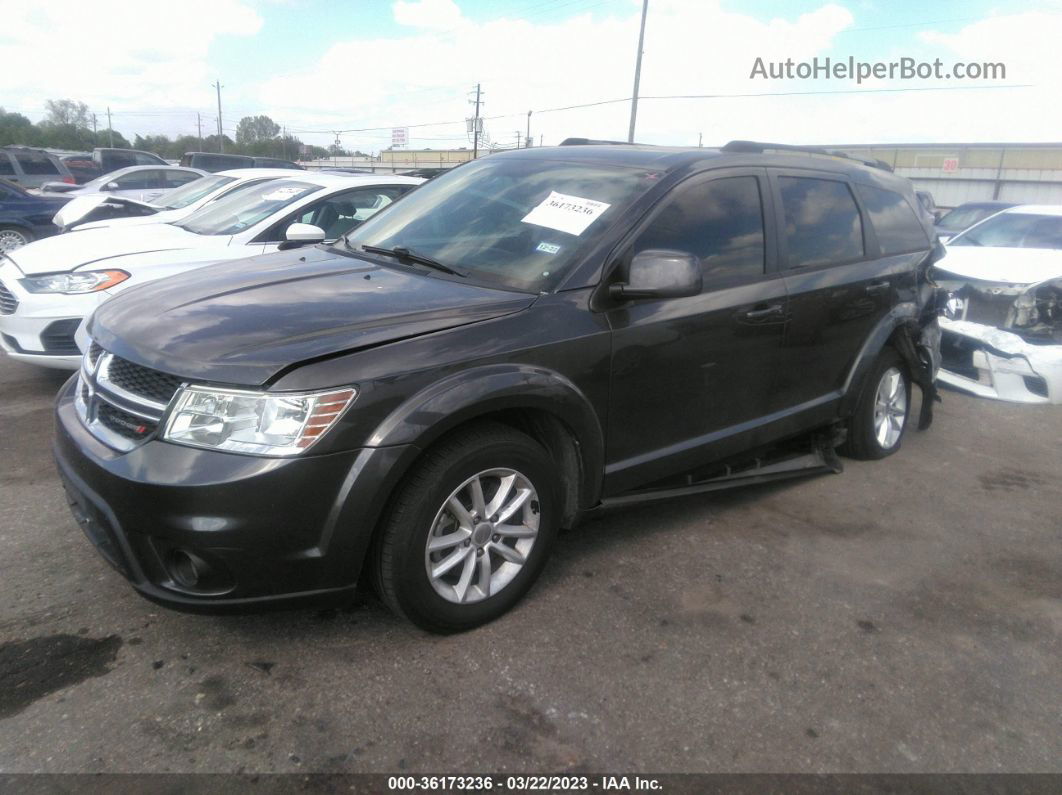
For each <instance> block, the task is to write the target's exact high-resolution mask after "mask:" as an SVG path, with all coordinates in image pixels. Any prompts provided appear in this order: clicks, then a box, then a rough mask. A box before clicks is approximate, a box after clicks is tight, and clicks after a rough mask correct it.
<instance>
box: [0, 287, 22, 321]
mask: <svg viewBox="0 0 1062 795" xmlns="http://www.w3.org/2000/svg"><path fill="white" fill-rule="evenodd" d="M16 309H18V299H17V298H15V294H14V293H12V292H11V291H10V290H8V289H7V286H6V285H5V284H4V283H3V282H0V315H13V314H15V310H16Z"/></svg>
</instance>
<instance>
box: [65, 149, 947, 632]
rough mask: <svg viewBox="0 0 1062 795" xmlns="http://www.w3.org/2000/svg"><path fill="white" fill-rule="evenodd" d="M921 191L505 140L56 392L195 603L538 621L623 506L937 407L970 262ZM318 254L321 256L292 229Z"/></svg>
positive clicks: (855, 178)
mask: <svg viewBox="0 0 1062 795" xmlns="http://www.w3.org/2000/svg"><path fill="white" fill-rule="evenodd" d="M917 201H918V200H917V198H916V197H915V195H914V192H913V190H912V187H911V184H910V183H909V182H908V181H906V180H904V179H902V178H899V177H897V176H894V175H893V174H891V173H889V172H888V170H887V169H885V168H883V167H880V166H879V165H875V164H866V163H863V162H857V161H855V160H852V159H847V158H843V157H841V156H833V155H830V154H828V153H825V152H822V151H820V150H791V149H789V148H786V147H781V146H776V145H766V144H754V143H751V142H734V143H732V144H728V145H727V146H725V147H723V148H722V149H714V150H713V149H693V150H685V149H669V148H658V147H649V146H637V145H609V144H606V143H592V142H586V141H573V142H571V143H569V145H563V146H560V147H555V148H541V149H525V150H520V151H514V152H511V153H504V154H497V155H492V156H490V157H488V158H485V159H483V160H479V161H474V162H471V163H468V164H465V165H462V166H459V167H457V168H455V169H454V170H453V171H451V172H449V173H447V174H444V175H442V176H440V177H438V178H437V179H435V180H433V181H431V182H429V183H427V184H425V185H424V186H423V187H421V188H419V189H418V190H416V191H413V192H411V193H410V194H408V195H407V196H405V197H403V198H402V199H401V200H399V201H397V202H395V203H394V204H393V205H392V206H390V207H388V208H387V209H385V210H383V211H381V212H380V213H378V214H377V215H375V216H373V217H372V218H371V219H369V220H367V221H365V222H364V223H362V224H360V225H359V226H357V227H355V228H354V229H353V230H352V231H351V232H349V233H348V234H347V235H346V237H344V238H341V239H340V240H338V241H337V242H336V243H335V244H331V245H306V246H302V247H295V248H289V249H288V250H285V251H281V252H277V253H275V254H270V255H265V256H259V257H255V258H250V259H247V260H243V261H240V262H237V263H235V264H234V263H233V262H231V261H230V262H227V263H225V264H223V265H218V266H210V267H207V268H202V269H199V270H196V271H193V272H189V273H186V274H182V275H179V276H175V277H173V278H169V279H164V280H161V281H158V282H155V283H152V284H148V285H144V286H142V287H139V288H133V289H130V290H128V291H126V292H125V293H123V294H122V295H119V296H117V297H116V298H114V299H112V300H110V301H108V302H106V303H105V304H103V305H102V306H101V307H100V308H99V309H97V311H96V312H95V314H94V316H93V317H92V319H91V321H90V322H89V325H88V333H89V336H90V341H89V343H88V344H87V345H86V350H85V355H84V361H83V364H82V367H81V370H80V372H79V373H78V375H76V376H74V377H73V378H72V379H71V380H70V381H69V382H68V383H67V384H66V385H65V386H64V387H63V389H62V391H61V393H60V395H59V397H58V402H57V409H56V410H57V413H58V431H57V438H56V443H55V451H56V456H57V459H58V463H59V469H60V472H61V473H62V477H63V480H64V483H65V485H66V488H67V490H68V494H69V497H70V502H71V506H72V508H73V511H74V514H75V516H76V518H77V520H78V522H79V523H80V524H81V525H82V527H83V529H84V530H85V532H86V533H87V535H88V536H89V537H90V539H91V540H92V542H93V543H94V544H95V545H96V547H97V548H98V550H99V552H100V553H101V554H102V555H103V556H104V557H105V558H106V559H107V560H108V561H109V562H110V563H111V564H112V565H113V566H114V567H115V568H117V569H118V570H119V571H120V572H121V573H122V574H123V575H124V576H125V577H126V578H128V579H129V581H130V582H131V583H132V585H133V586H134V587H135V588H136V589H137V590H138V591H139V592H140V593H141V594H143V595H144V596H146V597H147V598H149V599H152V600H155V601H157V602H160V603H162V604H165V605H169V606H171V607H176V608H182V609H186V610H217V609H230V608H246V607H255V606H261V605H265V604H292V603H301V602H304V601H314V600H322V599H338V598H342V597H344V596H349V595H350V594H351V593H352V592H353V590H354V588H355V586H356V584H357V583H358V581H359V580H366V581H371V582H373V583H374V584H375V587H376V589H377V590H378V592H379V594H380V595H381V597H382V599H383V600H384V601H385V602H386V603H387V604H388V605H389V606H390V607H391V608H393V609H394V610H395V611H397V612H398V613H400V614H401V615H404V616H406V617H407V618H408V619H410V620H412V621H413V622H415V623H417V624H418V625H420V626H422V627H425V628H427V629H431V630H435V631H443V632H445V631H456V630H461V629H466V628H470V627H473V626H476V625H478V624H482V623H484V622H486V621H489V620H491V619H493V618H495V617H497V616H499V615H500V614H501V613H503V612H504V611H506V610H507V609H509V608H510V607H512V606H513V605H514V604H515V603H516V602H517V601H518V600H519V599H520V598H521V597H522V596H524V594H525V593H526V592H527V591H528V589H529V588H530V587H531V585H532V584H533V582H534V581H535V579H536V578H537V577H538V575H539V573H540V572H541V571H542V568H543V566H544V565H545V563H546V559H547V557H548V555H549V552H550V547H551V546H552V544H553V542H554V539H555V537H556V534H557V532H558V529H559V528H566V527H570V526H572V525H573V524H574V523H576V521H577V520H578V519H579V518H580V517H582V516H584V515H585V514H586V513H587V512H589V511H592V510H594V509H596V508H599V507H600V506H602V505H605V506H607V505H609V504H615V503H617V502H625V501H630V500H634V499H649V498H660V497H662V496H671V495H674V494H676V493H686V492H688V491H691V490H698V489H703V490H709V489H712V488H718V487H721V486H723V485H727V484H733V483H735V482H750V481H755V480H758V479H762V478H765V477H768V476H771V475H776V474H779V473H783V472H785V471H787V470H792V469H793V468H794V467H795V468H797V469H799V468H800V467H801V466H806V465H807V462H808V461H809V460H810V461H818V462H819V463H820V464H823V465H824V466H825V467H828V468H833V469H836V466H837V464H838V460H837V458H836V455H835V454H834V448H835V447H838V446H839V447H840V451H841V452H842V453H847V454H850V455H852V456H855V457H858V458H881V457H884V456H887V455H889V454H891V453H894V452H896V450H898V449H899V447H900V444H901V441H902V439H903V435H904V431H905V429H906V427H907V425H908V415H909V410H910V406H911V390H912V384H913V383H914V384H918V385H919V387H920V388H921V389H922V393H923V400H922V404H923V408H922V415H921V417H920V419H919V425H920V426H921V427H924V426H925V425H927V424H928V421H929V418H930V408H931V406H932V396H933V376H934V373H935V368H936V366H937V362H938V360H939V331H938V330H937V324H936V309H935V307H936V304H937V302H938V290H937V288H936V287H935V285H934V284H933V282H932V281H931V280H930V278H929V277H928V276H927V271H928V268H929V266H930V265H931V264H932V262H933V261H934V260H935V259H936V258H937V257H938V256H939V253H940V251H941V249H940V248H939V246H938V245H936V243H935V238H934V237H933V234H932V229H931V228H930V227H929V226H928V221H927V220H922V219H923V218H924V217H925V214H924V213H919V212H918V204H917ZM294 245H296V246H298V244H294Z"/></svg>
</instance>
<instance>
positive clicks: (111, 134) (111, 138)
mask: <svg viewBox="0 0 1062 795" xmlns="http://www.w3.org/2000/svg"><path fill="white" fill-rule="evenodd" d="M107 140H108V141H109V142H110V147H111V149H114V125H112V124H111V106H110V105H108V106H107Z"/></svg>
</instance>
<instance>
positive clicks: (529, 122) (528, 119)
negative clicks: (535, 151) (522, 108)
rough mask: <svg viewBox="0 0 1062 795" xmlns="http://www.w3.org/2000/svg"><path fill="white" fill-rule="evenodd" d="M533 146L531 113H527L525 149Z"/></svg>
mask: <svg viewBox="0 0 1062 795" xmlns="http://www.w3.org/2000/svg"><path fill="white" fill-rule="evenodd" d="M528 146H531V111H528V112H527V137H526V138H524V147H525V148H526V147H528Z"/></svg>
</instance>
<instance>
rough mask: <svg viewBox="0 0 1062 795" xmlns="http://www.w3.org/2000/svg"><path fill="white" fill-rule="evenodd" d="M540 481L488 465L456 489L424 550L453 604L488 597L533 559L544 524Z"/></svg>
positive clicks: (434, 579) (431, 574)
mask: <svg viewBox="0 0 1062 795" xmlns="http://www.w3.org/2000/svg"><path fill="white" fill-rule="evenodd" d="M539 520H540V515H539V499H538V492H537V491H536V490H535V487H534V485H533V484H532V483H531V481H530V480H529V479H528V478H527V477H526V476H524V475H522V474H520V473H519V472H517V471H516V470H514V469H504V468H500V469H488V470H485V471H483V472H480V473H478V474H476V475H473V476H472V477H471V478H469V479H468V480H466V481H465V482H464V483H462V484H461V485H460V486H458V487H457V488H456V489H454V490H453V492H452V493H451V494H450V496H449V497H447V498H446V501H445V502H444V503H443V504H442V506H441V507H440V508H439V510H438V512H437V513H436V516H435V520H434V522H433V523H432V528H431V532H430V533H429V534H428V541H427V545H426V547H425V550H424V563H425V567H426V568H427V572H428V578H429V580H430V582H431V586H432V588H434V589H435V592H436V593H438V594H439V595H440V596H442V597H443V598H444V599H446V600H447V601H449V602H454V603H456V604H470V603H472V602H479V601H482V600H484V599H487V598H488V597H490V596H493V595H494V594H496V593H498V592H499V591H501V590H502V589H503V588H504V587H505V586H507V585H508V584H509V583H510V582H512V580H513V578H514V577H516V575H517V574H518V573H519V572H520V570H521V569H522V568H523V567H524V564H525V563H526V562H527V559H528V556H529V555H530V554H531V549H532V547H533V546H534V545H535V540H536V539H537V537H538V528H539Z"/></svg>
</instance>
